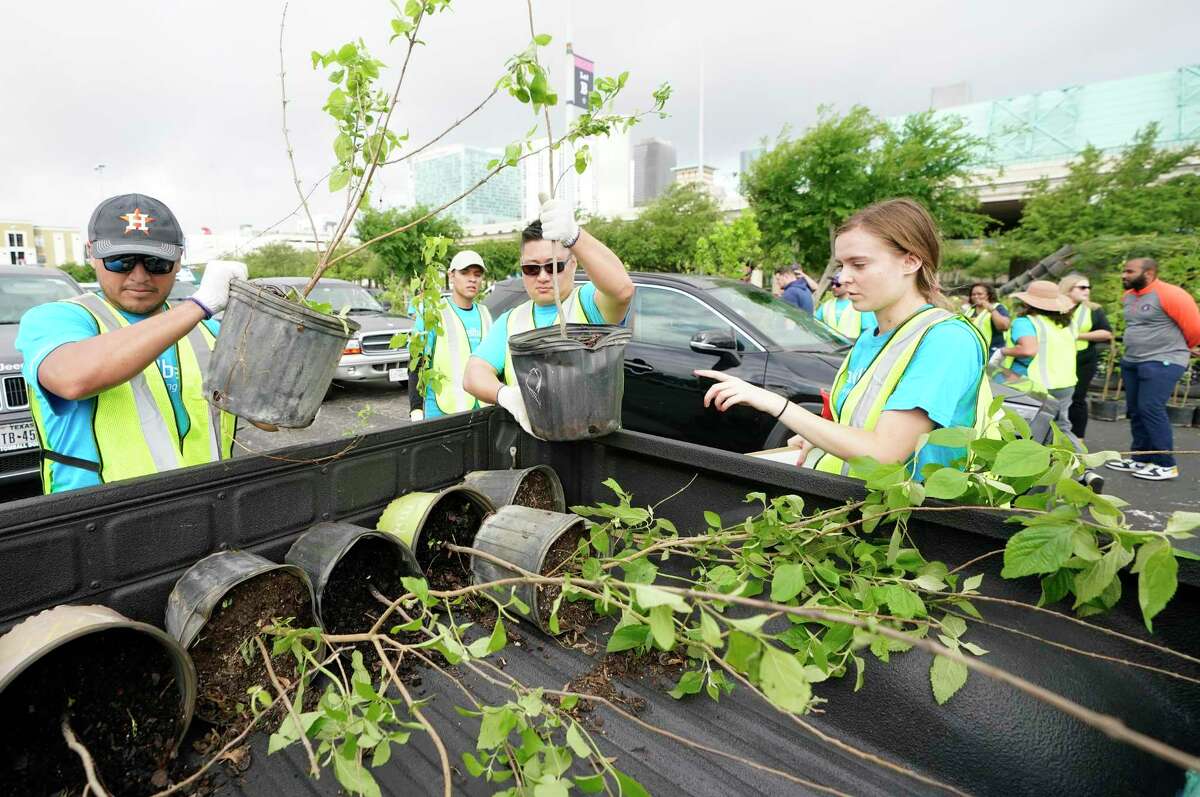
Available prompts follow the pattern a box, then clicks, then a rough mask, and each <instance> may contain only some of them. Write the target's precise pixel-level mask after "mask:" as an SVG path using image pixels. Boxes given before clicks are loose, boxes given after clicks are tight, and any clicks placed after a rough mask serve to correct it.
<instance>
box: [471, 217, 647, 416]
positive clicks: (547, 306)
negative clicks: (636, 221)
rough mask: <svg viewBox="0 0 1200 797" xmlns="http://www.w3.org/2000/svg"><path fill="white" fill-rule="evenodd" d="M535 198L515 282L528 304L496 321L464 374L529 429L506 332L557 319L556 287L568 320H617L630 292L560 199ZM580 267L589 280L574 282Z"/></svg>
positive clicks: (621, 273)
mask: <svg viewBox="0 0 1200 797" xmlns="http://www.w3.org/2000/svg"><path fill="white" fill-rule="evenodd" d="M540 198H541V201H542V207H541V212H540V213H539V214H538V220H537V221H535V222H533V223H532V224H530V225H529V226H528V227H526V228H525V231H524V232H523V233H521V281H522V282H523V283H524V285H525V292H526V293H527V294H528V295H529V301H527V302H524V303H522V304H519V305H517V306H516V307H514V308H513V309H511V310H509V311H507V312H506V313H504V314H503V315H501V316H500V317H499V318H497V319H496V323H495V324H493V325H492V329H491V331H490V332H488V334H487V335H485V336H484V338H483V342H482V343H480V344H479V348H478V349H476V350H475V351H474V352H473V353H472V354H471V358H470V359H469V360H468V361H467V370H466V373H465V375H464V378H463V387H465V388H466V389H467V392H468V393H470V394H471V395H473V396H475V398H477V399H479V400H480V401H482V402H486V403H488V404H499V405H500V406H502V407H504V409H506V410H508V411H509V413H511V414H512V416H513V417H514V418H515V419H516V420H517V422H518V423H520V424H521V428H522V429H524V430H525V431H526V432H529V433H531V434H532V431H531V429H530V426H529V417H528V415H527V414H526V411H525V402H524V401H523V400H522V398H521V391H520V389H519V388H517V386H516V378H515V375H514V372H513V369H512V362H511V360H510V358H509V351H508V339H509V337H510V336H512V335H516V334H518V333H521V332H527V331H529V330H531V329H534V328H540V327H546V326H550V325H551V324H554V323H556V322H557V321H558V307H557V306H556V305H555V301H554V297H555V292H557V293H558V296H559V297H560V299H561V301H562V307H563V314H564V315H565V316H566V321H567V323H568V324H623V323H624V322H625V315H626V313H627V312H628V311H629V304H630V302H632V301H633V290H634V288H633V280H631V279H630V278H629V273H628V272H627V271H626V270H625V265H624V264H623V263H622V262H621V259H620V258H619V257H617V256H616V255H615V254H613V252H612V250H611V249H609V248H608V247H607V246H605V245H604V244H602V243H601V242H600V241H598V240H596V239H595V238H593V237H592V236H591V235H589V234H588V232H587V231H586V230H583V229H581V228H580V226H579V224H578V223H576V221H575V213H574V211H573V210H572V209H571V207H570V205H569V204H568V203H567V202H566V201H565V200H562V199H550V198H548V197H547V196H546V195H545V194H543V195H541V197H540ZM579 265H582V266H583V270H584V273H586V274H587V275H588V278H589V279H590V280H591V281H590V282H585V283H584V284H583V285H581V286H579V287H576V286H575V271H576V267H577V266H579ZM563 398H567V397H563Z"/></svg>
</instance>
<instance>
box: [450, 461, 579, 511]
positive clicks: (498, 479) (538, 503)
mask: <svg viewBox="0 0 1200 797" xmlns="http://www.w3.org/2000/svg"><path fill="white" fill-rule="evenodd" d="M463 484H464V485H466V486H467V487H472V488H474V489H476V490H478V491H479V492H481V493H483V494H484V495H486V496H487V497H488V500H489V501H491V502H492V504H493V505H494V506H496V507H502V506H507V505H508V504H517V505H519V506H528V507H531V508H533V509H545V510H547V511H549V512H565V511H566V509H567V500H566V498H565V497H564V496H563V488H562V482H561V481H559V479H558V474H557V473H555V472H554V468H551V467H550V466H549V465H534V466H533V467H532V468H524V469H520V470H473V471H471V472H470V473H468V474H467V476H466V478H465V479H463Z"/></svg>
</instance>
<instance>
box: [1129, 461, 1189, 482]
mask: <svg viewBox="0 0 1200 797" xmlns="http://www.w3.org/2000/svg"><path fill="white" fill-rule="evenodd" d="M1133 477H1134V478H1135V479H1148V480H1149V481H1155V482H1162V481H1166V480H1167V479H1178V478H1179V468H1177V467H1176V466H1174V465H1171V466H1170V467H1165V466H1163V465H1147V466H1146V467H1144V468H1139V469H1138V470H1135V471H1134V472H1133Z"/></svg>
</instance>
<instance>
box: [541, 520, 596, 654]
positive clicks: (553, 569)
mask: <svg viewBox="0 0 1200 797" xmlns="http://www.w3.org/2000/svg"><path fill="white" fill-rule="evenodd" d="M583 532H584V527H583V523H576V524H575V525H574V526H572V527H571V528H570V529H568V530H567V531H566V532H565V533H564V534H562V535H561V536H560V537H559V538H558V539H557V540H555V541H554V544H553V545H551V546H550V550H549V551H547V552H546V558H545V560H544V561H543V562H542V572H541V575H543V576H563V575H567V574H576V572H575V571H574V570H573V569H572V568H571V567H570V564H569V562H570V560H571V557H572V556H573V555H574V554H575V552H576V551H577V550H578V549H579V541H580V540H581V539H582V538H583ZM561 592H562V587H560V586H559V585H557V584H547V585H545V586H541V587H538V599H537V604H538V619H539V620H540V621H541V624H542V625H543V626H545V627H547V628H548V627H549V625H548V623H549V622H550V613H551V610H552V609H553V608H554V601H556V600H558V596H559V594H560V593H561ZM598 619H599V617H598V616H597V615H596V613H595V612H593V611H592V604H591V602H590V601H586V600H581V601H569V600H567V599H566V598H564V599H563V601H562V603H561V604H559V607H558V628H559V631H560V632H561V633H563V634H567V635H578V634H579V633H580V632H582V631H584V630H585V629H587V628H588V627H590V626H591V625H592V624H594V623H595V622H596V621H597V620H598Z"/></svg>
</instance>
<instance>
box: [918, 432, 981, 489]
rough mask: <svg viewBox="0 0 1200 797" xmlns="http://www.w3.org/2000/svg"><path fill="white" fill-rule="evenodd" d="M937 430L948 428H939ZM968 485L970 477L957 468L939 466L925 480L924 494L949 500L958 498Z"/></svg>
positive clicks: (969, 484)
mask: <svg viewBox="0 0 1200 797" xmlns="http://www.w3.org/2000/svg"><path fill="white" fill-rule="evenodd" d="M938 431H948V430H945V429H939V430H938ZM970 486H971V480H970V478H968V476H967V474H965V473H963V472H962V471H961V470H959V469H958V468H940V469H938V470H935V471H934V472H933V475H931V476H930V477H929V478H928V479H926V480H925V494H926V495H928V496H929V497H930V498H941V499H943V500H949V499H952V498H958V497H959V496H960V495H962V494H963V493H965V492H966V491H967V488H968V487H970Z"/></svg>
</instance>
